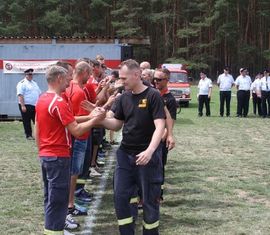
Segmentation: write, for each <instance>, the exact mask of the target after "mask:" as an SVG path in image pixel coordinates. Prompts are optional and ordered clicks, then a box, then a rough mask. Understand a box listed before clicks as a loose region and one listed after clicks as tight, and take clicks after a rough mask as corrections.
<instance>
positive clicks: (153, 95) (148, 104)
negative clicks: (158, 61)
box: [114, 87, 166, 154]
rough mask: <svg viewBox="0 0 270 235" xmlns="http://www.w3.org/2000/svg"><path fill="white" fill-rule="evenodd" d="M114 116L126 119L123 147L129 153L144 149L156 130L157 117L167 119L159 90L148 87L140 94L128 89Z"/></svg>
mask: <svg viewBox="0 0 270 235" xmlns="http://www.w3.org/2000/svg"><path fill="white" fill-rule="evenodd" d="M114 117H115V118H116V119H119V120H123V121H124V127H123V139H122V142H121V146H120V147H121V148H122V149H124V150H126V151H127V152H129V153H135V154H137V153H140V152H141V151H144V150H145V149H146V148H147V147H148V145H149V144H150V142H151V139H152V135H153V133H154V131H155V124H154V120H155V119H160V118H161V119H165V117H166V116H165V111H164V102H163V100H162V98H161V96H160V94H159V92H158V91H156V90H155V89H153V88H151V87H148V88H146V89H145V90H144V91H143V92H142V93H140V94H132V92H130V91H127V92H125V93H124V94H122V95H121V96H120V99H119V102H117V105H116V108H115V114H114Z"/></svg>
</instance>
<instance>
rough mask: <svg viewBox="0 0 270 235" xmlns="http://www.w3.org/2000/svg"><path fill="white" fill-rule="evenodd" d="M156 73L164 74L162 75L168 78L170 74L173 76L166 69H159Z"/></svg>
mask: <svg viewBox="0 0 270 235" xmlns="http://www.w3.org/2000/svg"><path fill="white" fill-rule="evenodd" d="M155 71H158V72H162V73H164V74H166V76H167V78H169V77H170V74H171V72H170V71H169V70H168V69H166V68H157V69H155Z"/></svg>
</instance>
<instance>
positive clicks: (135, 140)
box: [101, 60, 165, 235]
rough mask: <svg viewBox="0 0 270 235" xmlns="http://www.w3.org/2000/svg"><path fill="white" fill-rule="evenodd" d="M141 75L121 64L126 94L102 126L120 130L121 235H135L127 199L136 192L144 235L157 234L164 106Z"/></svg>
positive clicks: (117, 190)
mask: <svg viewBox="0 0 270 235" xmlns="http://www.w3.org/2000/svg"><path fill="white" fill-rule="evenodd" d="M140 75H141V71H140V67H139V64H138V63H137V62H136V61H134V60H127V61H124V62H122V64H121V68H120V71H119V77H120V79H122V81H123V83H124V85H125V88H126V90H127V91H126V92H125V93H124V94H122V95H121V96H120V98H119V101H118V102H117V105H116V107H115V114H114V118H110V119H109V118H106V119H105V120H103V121H102V122H101V124H102V125H103V126H104V127H105V128H107V129H111V130H115V131H117V130H119V129H120V128H121V127H122V126H123V139H122V141H121V145H120V147H119V149H118V150H117V152H116V156H117V163H116V169H115V175H114V202H115V210H116V215H117V219H118V225H119V230H120V234H122V235H126V234H134V233H135V230H134V229H135V228H134V227H135V221H134V218H133V215H134V214H133V212H132V208H131V206H130V199H131V198H132V196H133V195H134V192H135V191H136V190H137V188H139V189H140V190H141V192H142V200H143V234H151V235H157V234H159V233H158V227H159V199H160V192H161V183H162V159H161V157H162V151H161V145H160V142H161V138H162V135H163V134H164V130H165V129H164V127H165V112H164V102H163V100H162V98H161V96H160V94H159V92H158V91H157V90H156V89H153V88H151V87H147V86H145V85H144V84H143V83H142V80H141V78H140Z"/></svg>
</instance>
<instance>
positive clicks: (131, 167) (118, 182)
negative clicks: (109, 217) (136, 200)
mask: <svg viewBox="0 0 270 235" xmlns="http://www.w3.org/2000/svg"><path fill="white" fill-rule="evenodd" d="M116 157H117V163H116V168H115V174H114V203H115V210H116V215H117V219H118V225H119V231H120V234H121V235H133V234H134V233H135V232H134V230H135V218H133V217H134V216H133V215H134V211H133V210H134V208H132V206H131V204H130V199H131V198H133V197H134V192H136V190H137V189H138V188H139V190H140V192H141V193H142V201H143V234H144V235H158V234H159V233H158V226H159V200H160V193H161V183H162V179H163V177H162V176H163V173H162V151H161V146H159V147H158V148H157V150H156V151H155V152H154V154H153V156H152V158H151V160H150V161H149V163H148V164H147V165H145V166H137V165H136V156H135V154H129V153H127V152H126V151H124V150H123V149H121V148H119V149H118V150H117V152H116Z"/></svg>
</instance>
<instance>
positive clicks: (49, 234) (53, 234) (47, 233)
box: [44, 229, 64, 235]
mask: <svg viewBox="0 0 270 235" xmlns="http://www.w3.org/2000/svg"><path fill="white" fill-rule="evenodd" d="M63 234H64V230H62V231H53V230H49V229H44V235H63Z"/></svg>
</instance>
